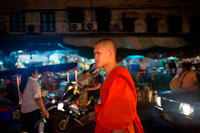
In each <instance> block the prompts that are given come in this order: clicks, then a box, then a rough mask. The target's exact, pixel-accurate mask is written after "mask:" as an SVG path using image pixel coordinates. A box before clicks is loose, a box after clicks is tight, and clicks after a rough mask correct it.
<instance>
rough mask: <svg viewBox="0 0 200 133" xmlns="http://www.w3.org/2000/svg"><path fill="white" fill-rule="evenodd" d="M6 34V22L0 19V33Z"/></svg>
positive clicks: (2, 18)
mask: <svg viewBox="0 0 200 133" xmlns="http://www.w3.org/2000/svg"><path fill="white" fill-rule="evenodd" d="M4 32H6V20H5V18H4V17H0V33H4Z"/></svg>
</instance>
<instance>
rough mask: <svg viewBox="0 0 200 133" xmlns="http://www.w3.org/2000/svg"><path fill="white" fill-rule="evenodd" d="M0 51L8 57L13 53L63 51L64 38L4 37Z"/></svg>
mask: <svg viewBox="0 0 200 133" xmlns="http://www.w3.org/2000/svg"><path fill="white" fill-rule="evenodd" d="M0 44H1V47H0V50H1V51H3V52H4V53H5V54H6V55H8V54H10V52H11V51H18V50H25V51H50V50H63V49H65V48H64V47H63V46H62V36H51V35H46V36H43V35H41V36H39V35H35V36H5V37H4V36H3V37H0Z"/></svg>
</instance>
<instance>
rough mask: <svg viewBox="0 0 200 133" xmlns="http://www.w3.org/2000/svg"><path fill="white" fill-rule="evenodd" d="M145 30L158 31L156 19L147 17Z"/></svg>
mask: <svg viewBox="0 0 200 133" xmlns="http://www.w3.org/2000/svg"><path fill="white" fill-rule="evenodd" d="M147 32H153V33H156V32H158V19H154V18H150V19H147Z"/></svg>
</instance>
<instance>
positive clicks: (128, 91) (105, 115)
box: [94, 39, 144, 133]
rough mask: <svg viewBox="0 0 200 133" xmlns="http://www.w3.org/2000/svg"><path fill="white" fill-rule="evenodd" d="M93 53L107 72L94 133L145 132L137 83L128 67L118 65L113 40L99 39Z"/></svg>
mask: <svg viewBox="0 0 200 133" xmlns="http://www.w3.org/2000/svg"><path fill="white" fill-rule="evenodd" d="M94 54H95V57H94V58H95V62H96V65H97V67H99V68H100V67H103V69H104V70H105V72H106V75H107V77H106V80H105V81H104V83H103V85H102V88H101V92H100V100H101V103H100V104H97V105H96V107H95V121H96V127H95V133H143V132H144V131H143V128H142V125H141V123H140V119H139V117H138V114H137V110H136V106H137V96H136V91H135V85H134V83H133V80H132V77H131V75H130V73H129V72H128V70H127V69H126V68H124V67H120V66H117V62H116V45H115V43H114V41H112V40H110V39H102V40H100V41H98V42H97V43H96V45H95V48H94Z"/></svg>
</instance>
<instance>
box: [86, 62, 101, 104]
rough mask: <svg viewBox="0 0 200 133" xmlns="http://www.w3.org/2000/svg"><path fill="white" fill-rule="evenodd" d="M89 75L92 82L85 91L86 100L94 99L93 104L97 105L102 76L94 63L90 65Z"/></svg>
mask: <svg viewBox="0 0 200 133" xmlns="http://www.w3.org/2000/svg"><path fill="white" fill-rule="evenodd" d="M89 73H90V74H91V75H92V80H91V81H90V83H89V85H88V86H87V87H86V88H85V90H87V91H88V99H90V98H91V97H94V104H97V103H98V101H99V98H100V88H101V86H102V84H103V81H104V80H103V76H102V75H101V74H100V73H99V69H98V68H97V67H96V64H95V63H93V64H91V65H90V68H89Z"/></svg>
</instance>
